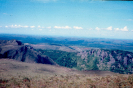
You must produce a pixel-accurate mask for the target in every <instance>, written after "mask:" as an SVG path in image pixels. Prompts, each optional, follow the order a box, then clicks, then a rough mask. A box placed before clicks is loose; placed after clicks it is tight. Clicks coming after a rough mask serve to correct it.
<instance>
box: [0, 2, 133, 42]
mask: <svg viewBox="0 0 133 88" xmlns="http://www.w3.org/2000/svg"><path fill="white" fill-rule="evenodd" d="M0 33H10V34H32V35H50V36H51V35H52V36H70V37H71V36H72V37H88V38H92V37H94V38H117V39H133V2H132V1H95V0H92V1H90V0H0Z"/></svg>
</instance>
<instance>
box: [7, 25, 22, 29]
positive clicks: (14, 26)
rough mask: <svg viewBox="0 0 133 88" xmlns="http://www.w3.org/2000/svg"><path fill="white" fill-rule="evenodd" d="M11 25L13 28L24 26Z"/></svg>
mask: <svg viewBox="0 0 133 88" xmlns="http://www.w3.org/2000/svg"><path fill="white" fill-rule="evenodd" d="M9 27H11V28H20V27H22V26H21V25H11V26H9Z"/></svg>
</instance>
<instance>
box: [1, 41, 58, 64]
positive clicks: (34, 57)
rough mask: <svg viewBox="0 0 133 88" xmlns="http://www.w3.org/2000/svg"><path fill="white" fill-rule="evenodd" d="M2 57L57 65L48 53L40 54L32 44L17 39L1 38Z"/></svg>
mask: <svg viewBox="0 0 133 88" xmlns="http://www.w3.org/2000/svg"><path fill="white" fill-rule="evenodd" d="M0 58H10V59H15V60H17V61H22V62H28V63H42V64H51V65H57V64H56V63H55V62H54V61H53V60H52V59H50V58H49V57H48V56H46V55H40V54H39V53H38V52H36V51H35V50H34V49H33V48H32V47H31V46H27V45H24V44H22V42H20V41H17V40H10V41H9V40H0Z"/></svg>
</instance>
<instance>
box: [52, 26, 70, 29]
mask: <svg viewBox="0 0 133 88" xmlns="http://www.w3.org/2000/svg"><path fill="white" fill-rule="evenodd" d="M54 28H56V29H71V27H69V26H64V27H60V26H54Z"/></svg>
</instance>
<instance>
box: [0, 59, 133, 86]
mask: <svg viewBox="0 0 133 88" xmlns="http://www.w3.org/2000/svg"><path fill="white" fill-rule="evenodd" d="M0 88H133V75H124V74H115V73H113V72H107V71H77V70H72V69H69V68H65V67H60V66H52V65H45V64H35V63H24V62H18V61H15V60H11V59H10V60H9V59H0Z"/></svg>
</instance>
